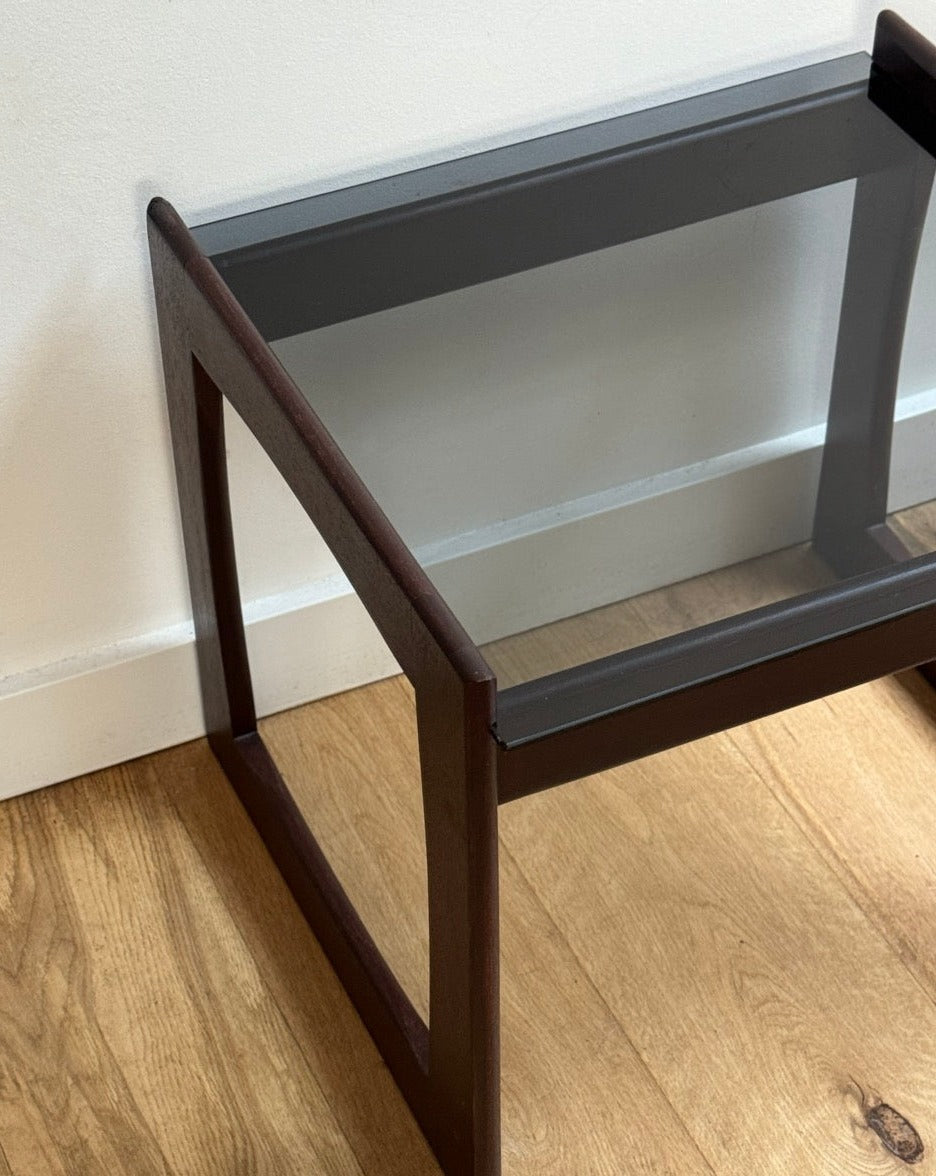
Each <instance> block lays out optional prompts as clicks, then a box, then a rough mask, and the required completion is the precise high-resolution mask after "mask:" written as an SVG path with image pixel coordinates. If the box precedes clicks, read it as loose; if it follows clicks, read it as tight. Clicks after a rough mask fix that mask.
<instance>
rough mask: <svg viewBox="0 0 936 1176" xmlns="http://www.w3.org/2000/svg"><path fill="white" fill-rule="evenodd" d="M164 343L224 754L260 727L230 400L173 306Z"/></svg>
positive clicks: (211, 713) (211, 711) (209, 696)
mask: <svg viewBox="0 0 936 1176" xmlns="http://www.w3.org/2000/svg"><path fill="white" fill-rule="evenodd" d="M160 338H161V342H162V349H163V368H164V371H165V379H166V395H167V401H168V405H169V423H170V428H171V431H172V446H173V454H174V457H175V466H176V477H177V481H178V488H179V507H180V511H181V514H182V531H183V536H184V540H185V555H186V563H187V566H188V580H189V589H190V592H191V597H192V613H193V617H194V622H195V642H196V651H197V655H198V666H199V677H200V680H201V691H202V703H203V707H204V712H205V724H206V729H207V732H208V738H209V740H210V741H211V743H212V746H213V747H214V749H215V751H216V752H221V751H222V750H223V748H224V746H226V745H227V744H228V743H229V742H230V740H231V739H232V738H236V737H237V736H239V735H246V734H249V733H250V732H253V731H255V730H256V727H257V720H256V713H255V709H254V700H253V689H252V687H251V681H250V667H249V663H248V660H247V645H246V639H245V636H244V623H243V618H242V615H241V602H240V591H239V588H238V581H237V566H236V561H235V555H234V539H233V532H232V527H231V508H230V499H229V495H228V478H227V463H226V457H225V449H224V416H223V401H222V397H221V393H220V392H219V390H218V388H217V387H216V386H215V384H214V382H213V381H212V380H211V378H210V376H209V375H208V374H207V372H206V371H205V369H204V368H203V367H202V365H201V364H200V363H199V362H198V360H197V359H196V358H195V356H194V355H193V354H192V351H191V348H190V346H189V343H188V340H187V339H186V338H185V335H184V333H183V332H182V331H181V330H179V329H178V328H177V327H176V324H175V323H174V322H173V321H172V317H171V313H170V311H169V309H168V307H161V313H160Z"/></svg>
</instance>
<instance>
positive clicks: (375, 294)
mask: <svg viewBox="0 0 936 1176" xmlns="http://www.w3.org/2000/svg"><path fill="white" fill-rule="evenodd" d="M934 153H936V49H934V47H933V46H932V45H930V44H929V43H927V42H926V41H925V40H924V39H923V38H922V37H921V36H920V35H919V34H917V33H916V32H915V31H914V30H913V29H912V28H910V26H908V25H907V24H906V23H905V22H904V21H902V20H901V19H900V18H899V17H897V16H895V15H894V14H893V13H889V12H884V13H882V14H881V16H880V17H879V19H878V25H877V33H876V38H875V44H874V50H873V56H872V57H871V58H870V59H869V58H868V57H867V56H865V55H864V54H855V55H853V56H849V57H843V58H839V59H836V60H833V61H828V62H825V63H823V64H821V65H816V66H811V67H808V68H805V69H799V70H796V71H792V72H789V73H784V74H778V75H776V76H774V77H770V78H767V79H764V80H762V81H758V82H753V83H749V84H746V85H742V86H736V87H732V88H730V89H727V90H721V91H718V92H714V93H710V94H706V95H703V96H701V97H697V98H692V99H689V100H687V101H682V102H677V103H673V104H670V105H667V106H662V107H659V108H657V109H654V110H648V111H642V112H639V113H636V114H632V115H628V116H624V117H620V118H615V119H610V120H607V121H604V122H601V123H596V124H594V125H592V126H586V127H580V128H577V129H574V130H571V131H566V132H563V133H560V134H556V135H551V136H547V137H544V138H540V139H534V140H531V141H528V142H524V143H520V144H517V145H514V146H509V147H505V148H501V149H498V150H494V151H489V152H485V153H483V154H480V155H476V156H472V157H470V158H465V159H461V160H457V161H453V162H451V163H446V164H441V165H438V166H434V167H429V168H424V169H421V170H420V171H417V172H411V173H407V174H404V175H400V176H395V177H392V178H390V179H385V180H378V181H375V182H372V183H367V184H362V185H359V186H356V187H353V188H348V189H345V190H342V191H337V192H331V193H328V194H325V195H322V196H316V197H312V198H309V199H305V200H299V201H295V202H292V203H289V204H283V205H280V206H277V207H272V208H268V209H265V210H262V211H259V212H255V213H250V214H246V215H242V216H236V217H233V218H230V219H228V220H224V221H218V222H215V223H213V224H207V225H203V226H201V227H198V228H194V229H190V228H187V227H186V225H185V224H183V222H182V220H181V219H180V217H179V216H178V215H177V214H176V212H175V211H174V210H173V208H172V207H171V206H170V205H169V204H168V203H167V202H166V201H165V200H163V199H156V200H154V201H153V202H152V204H151V205H150V208H149V222H148V223H149V235H150V244H151V253H152V263H153V276H154V283H155V289H156V300H157V308H158V318H159V332H160V337H161V344H162V354H163V364H164V370H165V379H166V390H167V395H168V400H169V413H170V420H171V427H172V437H173V446H174V453H175V463H176V472H177V478H178V488H179V497H180V502H181V509H182V521H183V527H184V534H185V547H186V555H187V561H188V573H189V581H190V587H191V595H192V603H193V610H194V617H195V628H196V636H197V649H198V661H199V670H200V675H201V687H202V694H203V701H204V711H205V718H206V723H207V729H208V733H209V739H210V742H211V746H212V748H213V749H214V752H215V755H216V756H217V758H218V759H219V761H220V762H221V764H222V765H223V767H224V769H225V771H226V773H227V775H228V777H229V779H230V781H231V783H232V784H233V786H234V788H235V789H236V790H237V793H238V795H239V796H240V798H241V800H242V802H243V804H244V805H245V807H246V809H247V811H248V813H249V814H250V817H251V819H252V820H253V822H254V824H255V825H256V827H257V829H258V831H259V833H260V836H261V837H262V838H263V840H264V842H265V843H266V845H267V847H268V849H269V851H270V853H271V855H272V857H273V859H274V860H275V862H276V864H277V866H278V868H279V869H280V871H281V872H282V874H283V876H284V878H285V879H286V881H287V883H288V884H289V886H290V887H291V889H292V892H293V894H294V895H295V897H296V900H297V902H298V903H299V906H300V907H301V909H302V911H303V913H304V915H305V917H306V919H307V920H308V922H309V924H310V925H311V927H312V929H313V930H314V932H315V934H316V935H317V937H318V938H319V940H320V942H321V943H322V945H323V947H324V949H325V951H326V952H327V954H328V956H329V958H330V960H331V962H332V964H333V966H334V968H335V970H336V972H337V973H338V975H339V977H340V978H341V980H342V982H343V984H344V985H345V987H346V989H347V991H348V992H349V994H350V996H351V998H352V1000H353V1001H354V1003H355V1005H356V1007H357V1009H358V1010H359V1012H360V1015H361V1017H362V1018H363V1020H364V1022H365V1023H366V1025H367V1027H368V1029H369V1031H370V1033H371V1034H372V1036H373V1038H374V1040H375V1041H376V1043H377V1045H378V1047H379V1048H380V1050H381V1052H382V1054H383V1056H384V1058H385V1059H386V1061H387V1064H388V1066H389V1067H390V1069H391V1071H392V1073H393V1075H394V1077H395V1079H396V1081H397V1083H398V1084H399V1086H400V1089H401V1090H402V1091H403V1093H404V1095H405V1097H406V1099H407V1101H408V1103H409V1105H410V1106H411V1108H412V1110H413V1113H414V1114H415V1116H416V1118H417V1120H418V1122H419V1124H420V1125H421V1127H422V1130H423V1132H424V1133H425V1135H426V1137H427V1138H428V1140H429V1142H430V1144H431V1146H432V1148H433V1149H434V1151H435V1153H436V1155H437V1156H438V1158H439V1161H440V1163H441V1165H442V1167H443V1169H444V1170H445V1172H446V1173H448V1174H449V1176H469V1174H470V1176H496V1174H497V1173H498V1172H499V1171H500V1138H499V1047H498V897H497V892H498V874H497V807H498V805H499V804H502V803H504V802H505V801H510V800H515V799H517V798H520V797H522V796H524V795H525V794H529V793H531V792H534V791H536V790H538V789H543V788H548V787H551V786H553V785H556V784H560V783H563V782H565V781H570V780H574V779H577V778H580V777H582V776H585V775H587V774H590V773H593V772H597V771H600V770H602V769H605V768H608V767H610V766H613V765H616V764H620V763H623V762H625V761H628V760H632V759H635V758H637V757H640V756H646V755H650V754H652V753H654V752H657V751H660V750H662V749H664V748H668V747H672V746H674V745H676V744H678V743H682V742H685V741H687V740H691V739H696V738H698V737H700V736H703V735H706V734H708V733H711V732H715V731H718V730H722V729H724V728H727V727H730V726H733V725H735V724H739V723H744V722H747V721H748V720H752V719H755V718H757V717H759V716H762V715H766V714H769V713H772V712H775V711H778V710H781V709H783V708H785V707H790V706H794V705H796V704H799V703H802V702H805V701H807V700H809V699H814V698H818V697H821V696H822V695H825V694H828V693H831V692H833V691H837V690H842V689H844V688H846V687H850V686H853V685H856V684H858V683H860V682H864V681H867V680H869V679H871V678H875V677H878V676H881V675H884V674H889V673H891V672H894V671H897V670H900V669H903V668H906V667H909V666H917V665H920V666H924V665H925V663H928V662H930V661H933V660H934V659H936V554H933V553H929V554H923V555H916V556H914V555H911V554H910V553H909V552H908V551H907V550H906V549H905V548H904V547H903V545H902V544H901V542H900V540H899V539H898V537H897V535H896V534H895V532H894V531H893V530H892V529H891V528H890V527H889V526H888V522H887V517H886V501H887V489H888V478H889V461H890V448H891V438H892V430H893V419H894V406H895V397H896V386H897V371H898V365H899V360H900V354H901V349H902V341H903V335H904V325H905V320H906V315H907V307H908V301H909V297H910V286H911V280H912V276H913V270H914V266H915V262H916V256H917V248H918V245H919V241H920V235H921V231H922V224H923V218H924V215H925V211H926V208H927V203H928V200H929V193H930V187H931V184H932V180H933V172H934V158H933V156H934ZM849 179H851V180H854V181H855V195H854V203H853V210H852V222H851V235H850V239H849V246H848V256H847V265H846V270H845V280H844V294H843V299H842V304H841V313H840V320H839V328H838V343H837V350H836V357H835V364H834V373H833V378H832V385H831V397H830V401H829V412H828V423H827V431H826V436H825V444H824V447H823V456H822V467H821V476H820V479H819V487H818V493H817V496H816V508H815V522H814V527H813V535H812V550H813V551H814V553H815V554H816V556H817V557H818V558H820V559H821V561H822V562H823V564H824V566H825V567H826V568H827V569H828V570H829V578H830V579H831V581H832V582H831V583H827V584H826V585H825V586H823V587H819V588H814V589H812V590H809V591H805V592H802V593H800V594H797V595H793V596H792V597H788V598H787V599H783V600H780V601H776V602H774V603H772V604H768V605H766V606H764V607H759V608H756V609H753V610H750V611H746V612H741V613H739V614H738V615H735V616H730V617H727V618H724V619H721V620H718V621H715V622H713V623H710V624H705V625H702V626H700V627H697V628H695V629H690V630H689V631H688V632H684V633H677V634H674V635H671V636H668V637H664V638H662V639H660V640H657V641H653V642H651V643H649V644H644V645H641V646H638V647H637V648H633V649H626V650H619V651H618V652H615V653H612V654H611V655H610V656H606V657H602V658H601V659H599V660H596V661H590V662H587V663H586V664H582V665H578V666H573V667H571V668H565V669H562V670H560V671H558V672H556V673H553V674H550V675H549V676H547V677H539V678H535V679H534V680H532V681H527V682H521V683H519V684H517V685H513V686H509V687H503V686H502V687H501V688H500V689H498V683H497V680H496V678H495V674H494V672H493V671H492V670H491V669H490V668H489V665H488V662H487V661H486V659H485V657H484V656H483V655H482V653H481V652H480V650H479V648H478V644H477V643H476V640H475V639H474V638H473V636H472V635H470V633H469V631H468V630H467V629H466V627H465V626H463V624H462V622H461V621H460V620H459V619H458V617H457V616H456V615H455V611H454V610H453V609H452V608H451V607H450V606H449V604H447V603H446V600H445V599H443V597H442V595H441V594H440V592H439V590H438V589H437V588H436V586H435V585H434V583H433V581H432V579H431V578H430V575H429V574H427V572H426V570H425V569H424V568H423V567H422V566H421V565H420V562H419V560H418V558H417V557H416V555H415V554H414V552H413V550H412V549H411V545H407V543H405V542H404V540H403V539H402V538H401V536H400V534H399V532H398V530H397V529H395V527H394V526H393V525H391V523H390V522H389V521H388V518H387V517H386V515H385V514H384V513H383V510H382V509H381V506H380V505H378V503H377V501H375V498H374V497H373V496H372V494H371V493H370V491H369V490H368V488H367V486H366V485H365V482H364V480H362V477H366V471H359V470H357V469H356V468H354V466H353V465H352V463H351V461H350V460H349V458H348V456H346V454H345V452H344V451H343V449H342V448H340V447H339V445H338V443H337V442H336V440H335V439H333V437H332V435H331V434H330V433H329V432H328V431H327V430H326V428H325V425H323V423H322V420H321V419H320V417H319V415H317V412H316V410H315V409H314V408H313V405H312V404H311V403H310V400H309V399H308V398H307V396H306V395H304V394H303V393H302V392H301V391H300V390H299V387H298V386H297V384H296V383H295V382H294V381H293V379H292V378H291V377H290V376H289V375H288V374H287V372H286V371H285V369H284V367H283V366H282V365H281V363H280V362H279V361H278V359H277V358H276V356H275V355H274V353H273V351H272V350H271V347H270V343H271V342H272V341H274V340H278V339H283V338H286V337H288V336H293V335H296V334H299V333H301V332H305V331H310V330H313V329H315V328H320V327H326V326H328V325H330V324H335V323H339V322H342V321H344V320H348V319H351V318H355V317H357V316H362V315H367V314H371V313H374V312H377V311H382V310H385V309H388V308H391V307H397V306H401V305H403V304H405V303H409V302H414V301H416V300H418V299H425V298H429V297H432V296H435V295H440V294H444V293H446V292H448V291H453V290H456V289H459V288H462V287H466V286H470V285H473V284H476V283H481V282H486V281H489V280H491V279H496V278H503V277H505V276H506V275H510V274H516V273H519V272H521V271H524V270H529V269H533V268H534V267H538V266H542V265H545V264H547V263H551V262H555V261H559V260H561V259H565V258H571V257H573V256H576V255H578V254H582V253H587V252H590V251H594V250H599V249H604V248H606V247H609V246H612V245H618V244H621V243H622V242H626V241H633V240H636V239H638V238H644V237H648V236H650V235H653V234H659V233H662V232H664V231H665V230H670V229H674V228H677V227H679V226H683V225H689V224H692V223H694V222H698V221H703V220H707V219H708V218H712V217H717V216H722V215H724V214H727V213H732V212H736V211H737V210H740V209H745V208H749V207H752V206H755V205H760V204H763V203H765V202H767V201H773V200H777V199H780V198H782V197H786V196H790V195H793V194H796V193H803V192H808V191H810V190H812V189H817V188H822V187H825V186H827V185H830V184H834V183H838V182H840V181H844V180H849ZM223 398H226V399H227V400H229V402H230V403H231V405H232V406H233V407H234V408H235V409H236V411H237V412H238V413H239V414H240V416H241V417H242V418H243V420H244V421H245V422H246V424H247V426H248V427H249V428H250V430H251V431H252V432H253V434H254V435H255V436H256V437H257V439H258V440H259V442H260V444H261V445H262V447H263V448H264V450H265V451H266V452H267V454H268V455H269V456H270V457H271V458H272V460H273V462H274V463H275V465H276V467H277V468H278V470H279V472H280V473H281V474H282V476H283V478H284V479H285V480H286V482H287V483H288V485H289V486H290V487H291V489H292V491H293V492H294V493H295V495H296V497H297V498H298V500H299V502H300V503H301V504H302V506H303V507H304V509H305V511H306V512H307V513H308V516H309V518H310V519H311V520H312V522H313V523H314V524H315V526H316V527H317V528H318V530H319V532H320V533H321V535H322V536H323V538H324V540H325V542H326V543H327V544H328V546H329V548H330V549H331V551H332V552H333V554H334V555H335V557H336V558H337V560H338V562H339V563H340V565H341V567H342V569H343V571H344V572H345V574H346V575H347V578H348V580H349V581H350V583H351V584H352V586H353V587H354V589H355V590H356V592H357V593H358V595H359V597H360V600H361V601H362V602H363V604H364V606H365V607H366V609H367V611H368V612H369V614H370V616H371V617H372V618H373V620H374V622H375V623H376V625H377V628H378V629H379V631H380V633H381V634H382V636H383V638H384V639H385V640H386V643H387V645H388V646H389V647H390V650H391V651H392V652H393V654H394V656H395V657H396V659H397V661H398V662H399V665H400V666H401V668H402V670H403V672H404V673H405V674H406V676H407V677H408V678H409V680H410V682H411V683H412V685H413V687H414V691H415V698H416V712H417V722H418V739H419V753H420V764H421V773H422V792H423V805H424V817H425V828H426V852H427V858H428V879H429V894H428V902H429V936H430V960H431V974H430V1021H429V1024H428V1025H426V1024H424V1023H423V1021H422V1019H421V1018H420V1017H419V1016H418V1015H417V1013H416V1012H415V1010H414V1008H413V1006H412V1005H411V1003H410V1001H409V999H408V998H407V996H406V995H405V994H404V992H403V990H402V988H401V986H400V984H399V983H398V981H397V979H396V978H395V976H394V975H393V974H392V972H391V971H390V969H389V968H388V966H387V964H386V963H385V961H384V959H383V957H382V956H381V954H380V953H379V951H378V950H377V948H376V946H375V944H374V942H373V940H372V938H371V937H370V935H369V933H368V931H367V929H366V928H365V926H364V925H363V923H362V921H361V919H360V918H359V916H358V914H357V913H356V911H355V910H354V908H353V907H352V906H351V904H350V902H349V900H348V898H347V897H346V895H345V893H344V892H343V890H342V888H341V886H340V885H339V883H338V881H337V879H336V877H335V875H334V873H333V872H332V870H331V868H330V866H329V863H328V862H327V861H326V859H325V857H324V856H323V854H322V852H321V851H320V849H319V847H318V845H317V844H316V842H315V840H314V838H313V836H312V834H311V833H310V831H309V829H308V827H307V825H306V824H305V822H304V820H303V818H302V817H301V816H300V813H299V810H298V808H297V807H296V804H295V803H294V801H293V800H292V798H291V796H290V794H289V792H288V791H287V789H286V787H285V785H284V783H283V780H282V779H281V777H280V774H279V772H278V771H277V768H276V765H275V764H274V763H273V761H272V759H271V758H270V756H269V754H268V753H267V750H266V748H265V746H264V744H263V742H262V740H261V738H260V736H259V735H258V733H257V721H256V715H255V711H254V703H253V696H252V690H251V680H250V672H249V667H248V661H247V651H246V645H245V639H244V627H243V621H242V617H241V604H240V598H239V593H238V585H237V574H236V568H235V555H234V544H233V538H232V529H231V519H230V508H229V502H228V486H227V472H226V464H225V446H224V433H223V423H222V399H223ZM624 558H626V553H625V556H624Z"/></svg>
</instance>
